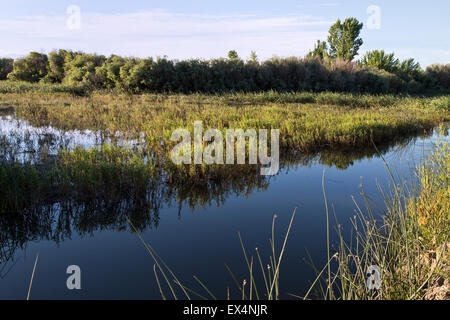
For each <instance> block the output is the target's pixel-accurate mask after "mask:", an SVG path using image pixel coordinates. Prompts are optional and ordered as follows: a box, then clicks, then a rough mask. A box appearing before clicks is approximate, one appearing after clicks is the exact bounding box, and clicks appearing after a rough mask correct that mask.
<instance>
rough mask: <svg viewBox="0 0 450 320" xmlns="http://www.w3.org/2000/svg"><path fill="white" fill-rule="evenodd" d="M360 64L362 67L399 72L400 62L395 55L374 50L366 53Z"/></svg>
mask: <svg viewBox="0 0 450 320" xmlns="http://www.w3.org/2000/svg"><path fill="white" fill-rule="evenodd" d="M360 64H361V65H362V66H374V67H377V68H378V69H383V70H386V71H388V72H395V71H397V70H398V66H399V61H398V59H396V58H395V57H394V53H390V54H387V53H385V52H384V50H372V51H368V52H366V54H365V55H364V56H363V57H362V59H361V61H360Z"/></svg>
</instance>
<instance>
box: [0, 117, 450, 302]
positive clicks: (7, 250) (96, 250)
mask: <svg viewBox="0 0 450 320" xmlns="http://www.w3.org/2000/svg"><path fill="white" fill-rule="evenodd" d="M0 137H3V138H4V139H18V137H21V139H18V140H17V141H20V142H18V143H17V144H16V148H18V149H20V150H22V151H21V152H19V153H18V154H22V155H23V156H24V157H26V156H27V155H28V154H32V153H33V152H38V151H39V150H37V149H39V147H40V146H42V145H44V144H46V143H47V144H48V145H49V146H50V148H49V149H50V153H51V152H52V148H51V146H54V148H55V149H56V148H57V147H58V148H59V147H60V146H65V147H68V148H70V147H73V146H76V145H82V146H85V147H89V146H94V145H96V144H97V143H100V142H104V141H105V139H104V138H102V137H99V136H98V135H96V134H95V133H93V132H61V131H59V130H56V129H54V128H49V127H46V128H34V127H32V126H31V125H29V124H28V123H27V122H26V121H23V120H16V119H14V118H13V117H12V116H3V117H0ZM445 139H449V138H448V137H446V138H445ZM49 141H50V142H49ZM115 142H116V143H120V141H115ZM435 142H436V131H435V132H434V133H433V134H431V135H426V136H420V137H409V138H406V139H402V140H399V141H396V142H395V143H391V144H389V145H386V146H379V149H380V150H381V153H382V154H383V157H384V159H385V160H386V161H387V162H388V163H389V164H390V166H391V167H392V168H394V169H395V171H396V172H397V173H398V174H401V175H403V176H406V177H407V176H408V175H409V174H410V172H411V168H413V167H414V166H415V165H416V164H417V162H418V161H419V160H420V159H422V158H423V155H424V154H426V153H427V152H428V151H430V150H431V149H432V148H433V145H434V143H435ZM29 149H33V150H35V151H33V152H30V150H29ZM36 150H37V151H36ZM53 151H54V150H53ZM324 171H325V188H326V193H327V198H328V202H329V205H330V206H331V205H332V207H333V208H334V211H335V212H336V216H337V219H338V220H339V223H341V224H342V225H343V228H344V231H347V232H348V231H349V230H350V226H349V220H350V219H351V218H352V217H353V216H354V215H355V204H354V203H353V200H352V196H354V198H355V200H356V201H357V202H358V203H362V196H361V195H360V191H361V189H360V187H359V185H360V184H361V183H362V184H363V185H364V189H365V191H366V193H367V194H368V195H369V196H370V197H371V198H373V200H374V201H375V202H378V203H379V204H381V199H380V198H381V197H380V196H379V192H378V190H377V184H379V185H381V186H387V184H388V181H389V179H388V176H387V170H386V166H385V164H384V162H383V160H382V158H381V157H380V156H379V155H378V154H377V153H376V152H375V150H365V149H364V150H352V151H342V150H341V151H339V152H337V151H335V152H330V151H328V152H322V153H319V154H314V155H296V156H295V157H294V156H293V157H289V158H288V159H285V160H284V161H282V165H281V166H280V172H279V174H278V175H276V176H274V177H270V178H269V177H261V176H259V177H258V176H239V175H238V176H237V177H234V178H232V179H230V180H227V181H226V182H224V181H221V182H211V183H210V184H208V185H207V186H206V185H203V186H192V185H190V186H189V187H187V188H180V189H177V190H173V189H167V188H165V187H164V185H163V184H164V183H162V185H159V186H155V190H154V192H152V194H151V195H150V196H152V197H153V198H154V199H153V203H154V206H153V207H152V208H151V210H144V211H142V212H134V213H133V216H132V219H133V221H135V220H138V221H139V224H140V226H141V227H142V226H143V227H142V229H143V231H142V235H143V237H144V239H145V240H146V241H147V242H148V243H150V244H151V245H152V246H153V248H154V249H155V250H156V251H157V252H158V253H159V255H160V256H161V257H162V258H163V259H164V260H165V262H166V263H167V264H168V265H169V266H170V267H171V268H172V270H173V271H174V272H175V273H176V275H177V276H178V278H179V279H180V280H181V282H182V283H183V284H184V285H186V286H188V287H190V288H193V289H195V290H197V291H199V292H202V289H201V287H199V285H198V284H197V283H196V282H195V280H194V279H193V277H192V276H193V275H195V276H197V277H199V278H200V279H201V280H202V281H203V282H204V283H205V284H206V285H207V287H208V288H209V289H210V290H211V291H212V292H213V293H214V294H215V295H216V296H217V297H218V298H225V297H226V292H227V287H229V288H230V290H231V297H232V298H233V297H234V298H238V297H239V293H238V291H237V290H236V286H235V284H234V281H233V279H232V277H231V276H230V274H229V272H228V271H227V269H226V267H225V264H226V265H228V266H229V267H230V268H231V270H232V271H233V273H234V274H235V276H236V277H237V279H239V281H242V280H244V279H247V281H248V279H249V276H248V269H247V266H246V263H245V260H244V257H243V254H242V249H241V247H240V242H239V238H238V232H240V234H241V235H242V238H243V240H244V243H245V245H246V247H247V250H248V252H249V255H255V251H254V249H255V248H256V247H258V248H259V251H260V253H261V255H262V258H263V263H265V264H268V263H269V261H268V257H269V255H270V251H269V238H270V236H271V225H272V219H273V216H274V215H275V214H276V215H277V216H278V218H277V219H276V236H275V238H276V239H275V242H276V246H277V250H280V248H281V245H282V239H283V236H284V233H285V231H286V228H287V226H288V223H289V220H290V218H291V216H292V212H293V211H294V209H295V208H297V213H296V216H295V219H294V223H293V226H292V231H291V234H290V236H289V239H288V243H287V249H286V252H285V255H284V259H283V263H282V266H281V276H280V297H281V298H285V299H288V298H291V297H292V296H291V295H290V294H294V295H298V296H302V295H304V294H305V293H306V291H307V290H308V288H309V285H310V283H311V282H312V281H313V280H314V278H315V272H314V271H313V269H312V268H311V266H310V265H309V264H308V262H309V258H308V254H307V252H309V254H310V255H311V256H312V259H313V261H314V263H315V264H316V265H317V266H318V267H322V266H323V265H324V263H325V262H326V255H327V253H326V216H325V205H324V199H323V193H322V175H323V173H324ZM212 189H213V191H211V190H212ZM0 192H1V190H0ZM40 210H41V212H39V214H37V215H33V216H32V219H28V220H27V218H24V217H21V216H20V215H16V216H14V217H11V216H9V215H4V216H0V299H25V298H26V296H27V292H28V286H29V282H30V278H31V273H32V270H33V266H34V263H35V258H36V255H37V254H38V253H39V261H38V264H37V267H36V272H35V275H34V281H33V286H32V291H31V299H160V298H161V296H160V294H159V291H158V289H157V285H156V281H155V277H154V274H153V265H154V262H153V260H152V258H151V256H150V255H149V254H148V253H147V251H146V250H145V248H144V246H143V244H142V243H141V241H140V240H139V238H138V237H137V235H136V234H135V233H134V232H132V230H131V228H130V226H129V225H128V223H127V221H126V218H125V217H126V216H127V215H128V213H127V208H126V207H125V208H102V209H101V210H100V209H92V210H90V209H89V208H86V207H85V206H84V207H83V206H64V205H62V204H58V203H55V204H52V205H51V206H49V207H46V208H42V209H40ZM333 234H334V231H332V235H333ZM333 238H335V237H333ZM255 257H256V256H255ZM69 265H77V266H79V267H80V269H81V290H68V289H67V286H66V280H67V278H68V276H69V275H68V274H67V273H66V269H67V267H68V266H69ZM260 291H262V287H261V288H260ZM202 294H205V293H204V292H202ZM205 295H206V294H205Z"/></svg>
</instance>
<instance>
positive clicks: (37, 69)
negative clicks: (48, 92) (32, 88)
mask: <svg viewBox="0 0 450 320" xmlns="http://www.w3.org/2000/svg"><path fill="white" fill-rule="evenodd" d="M47 72H48V57H47V55H46V54H42V53H38V52H31V53H30V54H29V55H28V56H27V57H25V58H21V59H17V60H16V61H15V62H14V66H13V71H12V72H11V73H10V74H9V76H8V78H9V79H12V80H18V81H28V82H38V81H39V80H41V79H42V78H44V77H45V76H46V75H47Z"/></svg>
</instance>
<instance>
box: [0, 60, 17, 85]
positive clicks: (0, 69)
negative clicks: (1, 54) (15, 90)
mask: <svg viewBox="0 0 450 320" xmlns="http://www.w3.org/2000/svg"><path fill="white" fill-rule="evenodd" d="M13 63H14V59H11V58H0V80H6V79H7V77H8V74H9V73H11V72H12V71H13Z"/></svg>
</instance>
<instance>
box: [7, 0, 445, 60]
mask: <svg viewBox="0 0 450 320" xmlns="http://www.w3.org/2000/svg"><path fill="white" fill-rule="evenodd" d="M0 8H2V10H0V39H1V45H0V56H2V57H4V56H9V57H13V58H17V57H21V56H24V55H26V54H28V53H29V52H30V51H38V52H42V53H48V52H50V51H52V50H54V49H72V50H76V51H84V52H88V53H98V54H104V55H107V56H108V55H110V54H119V55H122V56H136V57H149V56H153V57H155V56H167V57H169V58H171V59H188V58H202V59H208V58H216V57H226V56H227V52H228V51H229V50H236V51H237V52H238V54H239V56H240V57H242V58H244V59H245V58H248V57H249V56H250V53H251V51H255V52H256V53H257V55H258V57H259V58H260V59H261V60H264V59H267V58H270V57H272V56H274V55H276V56H280V57H287V56H300V57H302V56H304V55H305V54H307V53H308V52H309V50H311V49H312V48H313V47H314V43H315V42H316V40H318V39H320V40H326V38H327V33H328V29H329V27H330V26H331V25H332V24H333V23H334V22H335V21H336V20H337V19H338V18H340V19H341V20H343V19H345V18H347V17H355V18H357V19H358V20H359V21H361V22H363V23H364V28H363V30H362V31H361V35H360V36H361V37H362V39H363V41H364V44H363V45H362V47H361V49H360V55H362V54H364V52H365V51H367V50H373V49H384V50H385V51H387V52H395V54H396V56H397V57H398V58H400V59H406V58H411V57H412V58H415V59H416V60H417V61H419V62H420V64H421V66H422V67H426V66H428V65H430V64H433V63H450V48H449V44H450V36H449V35H450V19H448V13H449V12H450V1H448V0H430V1H416V0H410V1H405V0H390V1H385V0H379V1H376V0H368V1H366V0H316V1H300V0H296V1H294V0H286V1H284V0H278V1H275V0H272V1H265V0H259V1H253V0H245V1H244V0H226V1H214V0H209V1H204V0H194V1H187V0H175V1H174V0H165V1H153V0H127V1H111V0H108V1H106V0H69V1H66V0H0Z"/></svg>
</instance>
